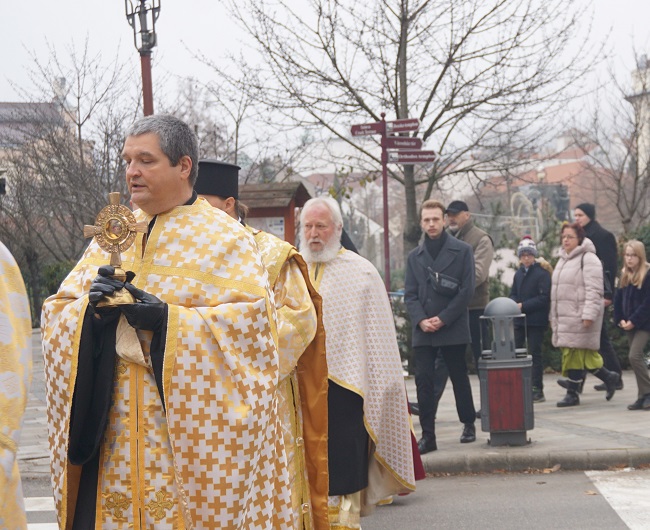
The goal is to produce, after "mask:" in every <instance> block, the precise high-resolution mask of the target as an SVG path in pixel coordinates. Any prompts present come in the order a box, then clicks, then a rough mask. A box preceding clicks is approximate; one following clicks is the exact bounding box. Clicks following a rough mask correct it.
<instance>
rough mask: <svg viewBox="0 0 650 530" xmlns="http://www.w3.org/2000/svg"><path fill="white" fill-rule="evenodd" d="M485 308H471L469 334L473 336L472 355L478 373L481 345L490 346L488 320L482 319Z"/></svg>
mask: <svg viewBox="0 0 650 530" xmlns="http://www.w3.org/2000/svg"><path fill="white" fill-rule="evenodd" d="M482 316H483V309H470V310H469V334H470V336H471V337H472V355H473V356H474V368H476V372H477V373H478V360H479V359H480V358H481V347H482V345H483V344H484V345H485V347H486V348H489V347H490V343H489V337H488V323H487V320H481V319H480V317H482Z"/></svg>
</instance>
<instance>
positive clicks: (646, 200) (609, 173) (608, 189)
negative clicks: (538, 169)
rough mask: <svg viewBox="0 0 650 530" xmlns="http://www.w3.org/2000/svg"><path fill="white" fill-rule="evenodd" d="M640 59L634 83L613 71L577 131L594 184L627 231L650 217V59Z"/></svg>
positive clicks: (625, 231)
mask: <svg viewBox="0 0 650 530" xmlns="http://www.w3.org/2000/svg"><path fill="white" fill-rule="evenodd" d="M636 59H637V60H636V63H637V70H636V71H635V72H634V73H633V75H632V83H621V82H620V81H619V80H617V79H616V76H615V75H613V74H611V75H610V83H609V86H607V87H605V90H603V94H604V95H602V94H601V96H602V97H600V98H598V99H597V101H596V103H595V105H594V110H593V111H592V112H591V113H590V114H589V115H588V120H589V121H588V122H587V123H584V121H585V120H582V121H583V123H582V124H581V126H580V130H579V134H575V135H574V141H575V143H576V145H577V146H578V147H580V148H581V149H582V150H583V151H584V152H585V154H586V161H587V162H588V164H587V165H586V172H587V173H588V174H589V176H590V180H592V182H593V188H594V189H595V190H598V195H599V196H604V199H605V200H606V201H607V202H609V203H610V204H612V205H614V206H615V209H616V212H617V213H618V215H619V217H620V221H621V224H622V226H623V231H624V233H626V234H628V233H630V232H633V231H634V230H636V229H637V228H639V227H640V226H641V225H643V224H645V223H647V222H648V220H650V195H649V194H648V184H649V183H650V125H649V123H650V96H649V95H648V94H650V61H648V59H647V57H646V56H636ZM625 101H628V102H629V105H628V104H625Z"/></svg>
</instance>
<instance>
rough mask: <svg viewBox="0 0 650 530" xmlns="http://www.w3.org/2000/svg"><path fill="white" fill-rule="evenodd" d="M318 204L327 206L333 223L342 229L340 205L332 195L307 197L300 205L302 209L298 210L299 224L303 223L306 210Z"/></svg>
mask: <svg viewBox="0 0 650 530" xmlns="http://www.w3.org/2000/svg"><path fill="white" fill-rule="evenodd" d="M319 204H322V205H323V206H326V207H327V209H328V210H329V211H330V213H331V214H332V221H333V222H334V224H335V225H337V228H339V229H342V228H343V216H342V215H341V207H340V206H339V203H338V202H336V200H335V199H334V198H332V197H314V198H313V199H309V200H308V201H307V202H306V203H305V205H304V206H303V207H302V211H301V212H300V224H304V219H305V215H306V212H307V210H309V209H310V208H312V207H313V206H317V205H319Z"/></svg>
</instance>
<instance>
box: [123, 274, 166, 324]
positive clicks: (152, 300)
mask: <svg viewBox="0 0 650 530" xmlns="http://www.w3.org/2000/svg"><path fill="white" fill-rule="evenodd" d="M124 287H125V288H126V290H127V291H129V292H130V293H131V294H132V295H133V297H134V298H135V299H136V300H138V302H137V303H135V304H123V305H120V306H119V308H120V310H121V311H122V313H123V314H124V316H125V317H126V319H127V320H128V322H129V324H130V325H131V327H134V328H135V329H146V330H149V331H160V328H161V327H162V324H163V322H164V320H165V316H166V315H167V304H166V303H165V302H163V301H162V300H160V299H158V298H156V297H155V296H154V295H152V294H149V293H146V292H144V291H143V290H142V289H138V288H137V287H135V286H134V285H133V284H131V283H129V282H126V283H125V284H124Z"/></svg>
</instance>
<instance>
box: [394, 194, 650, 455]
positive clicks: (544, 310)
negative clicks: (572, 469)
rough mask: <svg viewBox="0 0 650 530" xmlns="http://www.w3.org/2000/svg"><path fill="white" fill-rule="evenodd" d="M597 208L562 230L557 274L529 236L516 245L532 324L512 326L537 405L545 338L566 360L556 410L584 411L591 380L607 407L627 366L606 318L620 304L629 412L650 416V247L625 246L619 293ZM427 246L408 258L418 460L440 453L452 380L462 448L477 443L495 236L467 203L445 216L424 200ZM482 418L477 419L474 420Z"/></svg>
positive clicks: (519, 290)
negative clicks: (472, 377)
mask: <svg viewBox="0 0 650 530" xmlns="http://www.w3.org/2000/svg"><path fill="white" fill-rule="evenodd" d="M595 215H596V209H595V206H594V205H593V204H590V203H582V204H579V205H578V206H576V208H575V210H574V217H575V222H573V223H568V222H567V223H564V224H563V225H562V227H561V233H560V240H561V248H560V250H559V256H558V260H557V263H556V265H555V267H554V268H553V267H552V266H551V265H550V263H549V262H548V261H547V260H546V259H544V258H543V257H542V256H540V255H539V252H538V248H537V245H536V243H535V241H534V240H533V239H532V237H530V236H524V237H523V238H522V239H521V240H520V241H519V244H518V246H517V257H518V258H519V262H520V266H519V268H518V269H517V271H516V273H515V275H514V278H513V283H512V287H511V290H510V294H509V297H510V298H511V299H512V300H514V301H515V302H516V303H517V306H518V308H519V310H520V311H521V312H522V313H523V314H524V315H525V317H526V318H525V319H515V321H514V338H515V346H516V347H517V348H524V347H527V349H528V352H529V353H530V355H531V357H532V373H531V379H532V396H531V399H532V401H533V403H541V402H544V401H545V400H546V398H545V396H544V386H543V374H544V361H543V351H542V344H543V341H544V337H545V335H546V332H547V330H548V329H549V327H550V330H551V342H552V344H553V346H554V347H556V348H559V349H560V351H561V352H562V375H563V376H564V377H563V378H560V379H559V380H558V384H559V385H560V386H562V387H564V388H565V389H566V390H567V393H566V396H564V398H563V399H562V400H560V401H559V402H558V403H557V406H558V407H570V406H576V405H579V404H580V397H579V394H580V393H581V392H582V391H583V389H584V381H585V378H586V375H587V373H591V374H592V375H595V376H596V377H597V378H598V379H600V380H601V381H602V383H601V384H598V385H596V386H595V387H594V388H595V389H596V390H602V391H604V392H605V399H607V400H610V399H612V397H613V396H614V394H615V392H616V390H620V389H621V388H622V385H623V382H622V379H621V365H620V361H619V359H618V357H617V355H616V353H615V351H614V348H613V346H612V343H611V340H610V338H609V336H608V331H607V326H606V322H607V318H609V317H608V316H607V311H608V307H609V306H611V304H612V303H613V302H614V320H615V322H616V324H617V325H618V326H619V327H620V328H621V329H622V330H623V331H624V332H625V333H626V334H627V335H628V338H629V343H630V352H629V361H630V365H631V366H632V368H633V370H634V373H635V376H636V379H637V386H638V389H639V390H638V399H637V401H635V402H634V403H633V404H630V405H629V406H628V409H630V410H640V409H644V410H650V392H649V390H650V378H649V377H648V368H647V365H646V362H645V354H644V349H645V347H646V345H647V343H648V341H650V297H648V289H649V288H650V280H647V279H646V275H647V271H648V267H650V266H649V265H647V263H646V256H645V248H644V246H643V243H641V242H639V241H629V242H628V243H626V244H625V250H624V254H623V262H624V265H623V269H622V272H621V275H620V283H619V288H618V289H615V286H616V278H617V273H616V272H617V269H618V266H617V261H618V255H617V254H618V252H617V244H616V239H615V238H614V236H613V235H612V234H611V233H610V232H609V231H607V230H605V229H604V228H603V227H602V226H601V225H600V224H599V223H598V222H597V221H596V220H595ZM420 225H421V228H422V231H423V233H424V237H423V240H422V243H421V244H420V245H419V246H418V247H417V248H416V249H414V250H413V251H412V252H411V253H410V254H409V257H408V261H407V267H406V275H405V289H404V300H405V303H406V307H407V310H408V313H409V316H410V318H411V323H412V326H413V341H412V344H413V352H414V361H415V373H416V376H415V380H416V387H417V403H412V404H411V407H412V410H413V411H414V412H415V413H417V414H418V415H419V417H420V424H421V426H422V437H421V439H420V440H419V442H418V447H419V450H420V453H421V454H425V453H428V452H431V451H436V450H437V449H438V446H437V442H436V437H435V417H436V411H437V408H438V401H439V400H440V397H441V395H442V392H443V391H444V388H445V384H446V380H447V377H448V375H449V376H451V380H452V385H453V390H454V397H455V401H456V409H457V412H458V418H459V420H460V422H461V423H463V431H462V434H461V437H460V442H461V443H469V442H473V441H474V440H475V439H476V436H475V428H474V410H475V407H474V402H473V400H472V393H471V388H470V383H469V380H468V378H467V365H466V361H465V352H466V348H467V346H468V344H470V345H471V350H472V354H473V355H472V357H473V358H474V361H475V368H476V369H478V359H479V358H480V354H481V348H482V347H484V346H485V345H486V344H487V341H486V339H485V337H484V335H485V330H484V329H482V326H481V323H482V322H485V321H484V320H480V316H481V315H482V314H483V310H484V309H485V306H486V304H487V302H488V290H487V280H488V272H487V271H488V270H489V266H490V262H491V261H492V256H493V248H492V240H491V239H490V237H489V235H488V234H486V233H485V232H484V231H482V230H480V229H479V228H478V227H476V226H475V225H474V224H473V223H472V221H471V214H470V212H469V208H468V207H467V204H466V203H465V202H463V201H458V200H455V201H452V202H451V203H450V204H449V205H448V206H447V207H445V206H444V205H443V204H442V203H440V202H438V201H433V200H428V201H425V202H424V203H423V204H422V206H421V208H420ZM476 415H477V416H480V410H479V411H478V412H476Z"/></svg>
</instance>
